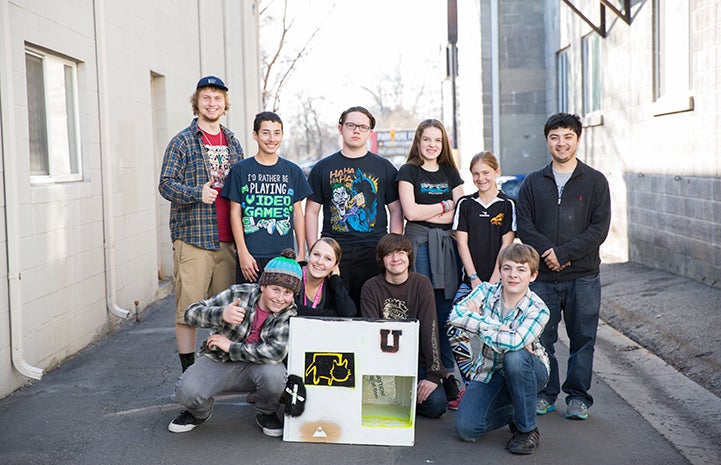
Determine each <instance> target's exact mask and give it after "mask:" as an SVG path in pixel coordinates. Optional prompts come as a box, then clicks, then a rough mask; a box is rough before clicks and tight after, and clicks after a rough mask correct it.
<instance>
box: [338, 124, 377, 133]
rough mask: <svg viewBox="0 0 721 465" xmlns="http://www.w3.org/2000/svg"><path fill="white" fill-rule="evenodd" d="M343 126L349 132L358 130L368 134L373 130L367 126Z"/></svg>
mask: <svg viewBox="0 0 721 465" xmlns="http://www.w3.org/2000/svg"><path fill="white" fill-rule="evenodd" d="M343 126H344V127H345V128H346V129H347V130H349V131H355V130H356V129H358V130H359V131H360V132H368V131H370V130H371V127H370V126H368V125H367V124H355V123H343Z"/></svg>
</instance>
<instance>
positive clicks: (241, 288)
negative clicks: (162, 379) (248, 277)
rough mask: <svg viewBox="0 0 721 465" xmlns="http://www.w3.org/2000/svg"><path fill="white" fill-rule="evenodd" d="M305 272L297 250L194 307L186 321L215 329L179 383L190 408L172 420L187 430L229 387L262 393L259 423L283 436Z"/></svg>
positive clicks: (181, 399) (174, 427)
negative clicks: (283, 400)
mask: <svg viewBox="0 0 721 465" xmlns="http://www.w3.org/2000/svg"><path fill="white" fill-rule="evenodd" d="M302 277H303V274H302V271H301V268H300V265H299V264H298V262H296V261H295V254H294V253H293V251H292V250H289V249H287V250H284V251H283V253H282V256H280V257H276V258H274V259H272V260H271V261H270V262H268V264H267V265H266V267H265V269H264V270H263V273H262V274H261V276H260V279H259V280H258V284H235V285H233V286H230V287H229V288H228V289H226V290H225V291H223V292H221V293H220V294H218V295H216V296H215V297H211V298H209V299H206V300H201V301H200V302H198V303H195V304H193V305H191V306H190V307H188V309H187V310H186V311H185V321H186V322H187V323H188V324H189V325H191V326H195V327H198V328H213V329H214V331H213V333H212V334H211V335H210V336H209V337H208V339H207V340H206V341H204V342H203V345H202V347H201V349H200V354H201V355H205V357H200V358H199V359H198V360H197V361H196V362H195V363H194V364H193V365H191V366H190V367H189V368H188V369H187V370H186V371H185V373H183V375H182V376H181V377H180V379H179V380H178V382H177V383H176V385H175V397H176V399H177V401H178V403H179V404H181V405H182V406H183V407H185V410H184V411H182V412H181V413H180V415H178V417H177V418H175V420H173V421H172V422H171V423H170V424H169V425H168V430H170V431H172V432H173V433H185V432H187V431H190V430H192V429H193V428H195V427H196V426H198V425H200V424H202V423H203V422H205V420H207V419H208V418H210V415H211V414H212V413H213V401H214V396H215V395H217V394H219V393H221V392H225V391H240V392H252V391H255V396H256V399H257V400H256V403H255V409H256V412H257V414H256V423H257V424H258V426H260V427H261V429H262V430H263V434H265V435H267V436H274V437H278V436H282V435H283V423H282V421H281V420H279V419H278V416H277V412H278V409H279V407H280V403H279V399H280V397H281V394H282V393H283V390H284V389H285V383H286V368H285V365H284V364H283V359H285V356H286V354H287V352H288V332H289V328H290V326H289V320H290V317H292V316H295V314H296V305H295V302H294V300H293V297H294V294H296V293H297V292H298V291H299V290H300V282H301V279H302Z"/></svg>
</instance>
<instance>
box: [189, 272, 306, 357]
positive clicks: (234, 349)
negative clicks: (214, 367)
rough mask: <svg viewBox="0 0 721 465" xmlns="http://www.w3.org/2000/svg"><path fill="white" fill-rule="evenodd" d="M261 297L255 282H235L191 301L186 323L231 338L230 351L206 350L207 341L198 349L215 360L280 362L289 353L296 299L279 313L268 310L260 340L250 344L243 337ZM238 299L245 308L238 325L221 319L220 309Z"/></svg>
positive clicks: (247, 332)
mask: <svg viewBox="0 0 721 465" xmlns="http://www.w3.org/2000/svg"><path fill="white" fill-rule="evenodd" d="M260 296H261V291H260V286H259V285H257V284H234V285H233V286H230V287H229V288H228V289H226V290H224V291H223V292H221V293H220V294H218V295H216V296H214V297H211V298H209V299H205V300H201V301H200V302H197V303H194V304H193V305H191V306H190V307H188V309H187V310H186V311H185V322H186V323H188V324H189V325H191V326H195V327H197V328H213V329H214V331H213V333H214V334H215V333H217V334H222V335H223V336H225V337H227V338H228V339H230V341H231V344H230V352H228V353H226V352H224V351H222V350H220V349H209V348H208V346H207V344H206V342H205V341H203V346H202V347H201V349H200V354H201V355H207V356H209V357H210V358H212V359H213V360H215V361H218V362H227V361H229V360H230V361H243V362H250V363H281V362H283V359H285V356H286V355H287V354H288V333H289V332H290V317H292V316H295V315H296V314H297V311H296V309H297V307H296V305H295V302H292V303H291V304H290V305H289V306H288V307H287V308H286V309H285V310H283V311H281V312H279V313H271V314H270V315H269V316H268V318H267V319H266V320H265V322H263V326H262V327H261V328H260V342H258V343H256V344H250V343H247V342H245V338H246V337H247V336H248V334H249V333H250V324H251V322H252V321H253V318H255V314H256V313H257V310H256V305H257V303H258V299H259V298H260ZM236 299H240V302H239V303H238V306H239V307H242V308H244V309H245V318H244V319H243V321H242V323H240V324H239V325H232V324H229V323H226V322H225V321H223V308H225V306H226V305H228V304H230V303H233V302H235V300H236Z"/></svg>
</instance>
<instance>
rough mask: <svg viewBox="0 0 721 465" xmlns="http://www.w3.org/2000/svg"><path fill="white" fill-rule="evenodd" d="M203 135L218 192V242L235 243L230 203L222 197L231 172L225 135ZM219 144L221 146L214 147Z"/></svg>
mask: <svg viewBox="0 0 721 465" xmlns="http://www.w3.org/2000/svg"><path fill="white" fill-rule="evenodd" d="M201 132H202V133H203V137H202V139H203V145H205V150H206V154H207V161H208V171H209V172H210V175H211V176H212V177H213V179H214V180H215V182H214V183H213V189H215V190H216V191H217V192H218V197H217V198H216V200H215V213H216V217H217V218H218V240H219V241H221V242H233V230H232V229H231V227H230V203H229V202H228V200H227V199H224V198H222V197H221V196H220V192H221V190H222V189H223V184H225V178H226V177H227V176H228V173H229V172H230V152H229V151H228V141H227V140H226V138H225V133H224V132H223V131H220V132H219V133H218V134H210V133H207V132H205V131H203V130H202V129H201ZM214 143H219V144H220V145H213V144H214Z"/></svg>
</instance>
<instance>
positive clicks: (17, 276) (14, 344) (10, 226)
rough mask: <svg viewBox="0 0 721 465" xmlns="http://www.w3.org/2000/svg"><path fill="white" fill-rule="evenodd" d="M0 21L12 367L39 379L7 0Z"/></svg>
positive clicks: (0, 103) (1, 1)
mask: <svg viewBox="0 0 721 465" xmlns="http://www.w3.org/2000/svg"><path fill="white" fill-rule="evenodd" d="M0 24H2V31H4V33H3V34H2V41H1V42H2V44H3V45H2V47H0V131H2V136H1V137H0V140H2V159H3V175H4V186H5V189H4V196H5V237H6V238H7V265H8V306H9V310H10V346H11V352H12V362H13V366H14V367H15V369H16V370H17V371H18V372H19V373H20V374H21V375H23V376H25V377H27V378H32V379H40V378H42V376H43V370H42V368H38V367H34V366H32V365H30V364H29V363H28V362H27V361H26V360H25V357H24V354H23V324H22V322H23V306H22V283H21V279H22V273H21V271H20V270H21V264H22V261H21V260H20V248H21V247H20V209H19V206H18V184H17V183H18V179H27V178H26V177H21V176H20V175H19V174H18V169H17V164H16V162H15V160H16V159H17V149H16V147H15V119H14V118H13V115H12V112H13V109H14V108H15V98H14V96H13V89H14V86H13V82H12V81H13V78H12V76H13V67H12V53H11V46H10V44H12V40H11V37H10V29H11V28H10V6H9V0H0Z"/></svg>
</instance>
